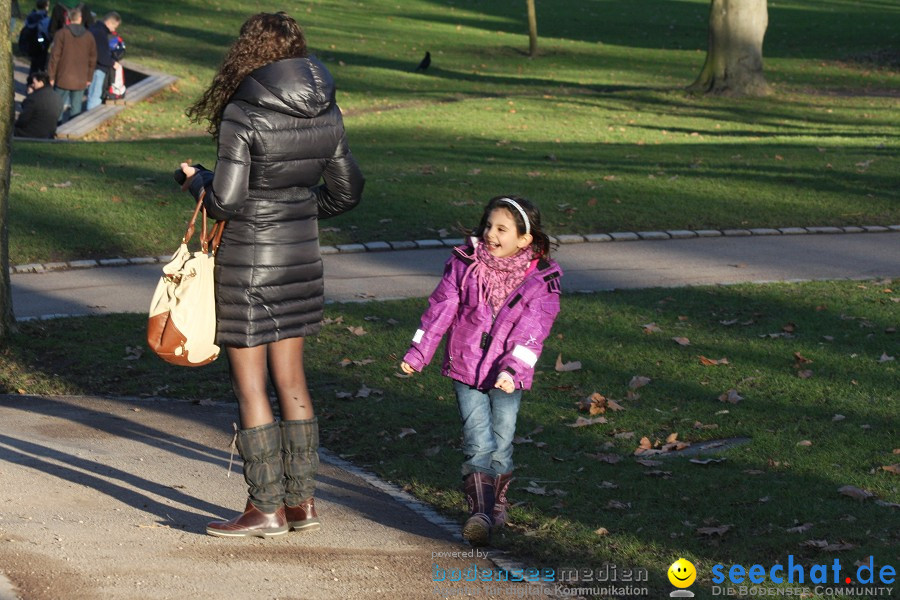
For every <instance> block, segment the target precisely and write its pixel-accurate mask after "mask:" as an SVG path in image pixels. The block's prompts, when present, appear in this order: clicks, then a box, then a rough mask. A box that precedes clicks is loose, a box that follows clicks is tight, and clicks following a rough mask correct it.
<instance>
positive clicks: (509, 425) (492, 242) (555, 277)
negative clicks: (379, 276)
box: [400, 196, 562, 545]
mask: <svg viewBox="0 0 900 600" xmlns="http://www.w3.org/2000/svg"><path fill="white" fill-rule="evenodd" d="M561 276H562V270H561V269H560V268H559V265H558V264H556V263H555V262H554V261H552V260H550V239H549V238H548V237H547V234H545V233H544V232H543V231H541V213H540V211H539V210H538V208H537V207H536V206H535V205H534V204H532V203H531V202H529V201H528V200H526V199H525V198H520V197H517V196H498V197H496V198H494V199H492V200H491V201H490V202H489V203H488V205H487V206H486V207H485V209H484V214H483V215H482V217H481V223H480V224H479V225H478V228H477V229H476V230H475V231H474V232H473V236H472V237H471V238H470V240H469V243H467V244H466V245H463V246H459V247H457V248H454V249H453V254H452V255H451V256H450V258H449V259H448V260H447V263H446V265H445V267H444V276H443V278H442V279H441V282H440V284H438V286H437V288H436V289H435V290H434V292H433V293H432V294H431V297H430V298H429V299H428V303H429V308H428V310H426V311H425V314H424V315H422V325H421V328H420V329H418V330H417V331H416V334H415V336H413V339H412V345H411V346H410V348H409V351H408V352H407V353H406V355H405V356H404V357H403V362H401V363H400V368H401V370H402V371H403V372H404V373H407V374H412V373H413V372H415V371H421V370H422V369H423V368H424V367H425V365H427V364H428V363H429V362H430V361H431V358H432V356H433V355H434V352H435V350H436V349H437V346H438V344H439V343H440V341H441V338H442V337H443V336H444V334H445V333H446V332H447V331H448V330H449V332H450V335H449V338H448V340H447V345H446V353H445V356H444V366H443V371H442V373H443V374H444V375H445V376H446V377H449V378H451V379H452V380H453V389H454V391H455V392H456V400H457V403H458V405H459V414H460V418H461V419H462V427H463V443H464V447H463V452H464V454H465V461H464V462H463V465H462V476H463V491H464V492H465V495H466V500H467V501H468V504H469V513H470V515H469V518H468V520H467V521H466V523H465V525H464V526H463V538H464V539H466V540H467V541H468V542H469V543H471V544H472V545H482V544H486V543H487V542H488V540H489V538H490V534H491V528H492V527H501V526H503V525H504V524H505V522H506V511H507V508H508V506H509V501H508V499H507V496H506V494H507V490H508V489H509V485H510V483H511V482H512V470H513V462H512V453H513V448H512V441H513V437H514V436H515V432H516V416H517V414H518V412H519V405H520V403H521V400H522V392H523V391H524V390H527V389H529V388H530V387H531V381H532V377H533V375H534V365H535V363H537V360H538V357H539V356H540V354H541V349H542V348H543V343H544V340H545V339H546V337H547V335H548V334H549V333H550V328H551V326H552V325H553V321H554V320H555V319H556V315H557V314H558V313H559V295H560V287H559V279H560V277H561Z"/></svg>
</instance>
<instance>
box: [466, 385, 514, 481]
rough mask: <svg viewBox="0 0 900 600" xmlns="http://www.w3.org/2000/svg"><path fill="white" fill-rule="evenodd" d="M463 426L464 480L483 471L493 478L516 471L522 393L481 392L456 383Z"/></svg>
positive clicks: (494, 389)
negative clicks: (514, 457) (515, 446)
mask: <svg viewBox="0 0 900 600" xmlns="http://www.w3.org/2000/svg"><path fill="white" fill-rule="evenodd" d="M453 390H454V391H455V392H456V401H457V403H458V405H459V416H460V419H462V426H463V453H464V454H465V457H466V460H465V462H463V466H462V474H463V477H465V476H466V475H468V474H470V473H475V472H476V471H480V472H482V473H487V474H488V475H490V476H491V477H496V476H497V475H502V474H504V473H509V472H511V471H512V470H513V461H512V453H513V447H512V441H513V437H515V435H516V417H517V416H518V414H519V405H520V404H521V403H522V390H515V391H514V392H513V393H512V394H507V393H506V392H504V391H503V390H501V389H498V388H493V389H491V390H479V389H476V388H473V387H470V386H468V385H466V384H464V383H460V382H458V381H454V382H453Z"/></svg>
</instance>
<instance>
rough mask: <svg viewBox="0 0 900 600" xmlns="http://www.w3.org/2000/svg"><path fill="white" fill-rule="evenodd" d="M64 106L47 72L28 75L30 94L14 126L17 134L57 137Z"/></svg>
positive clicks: (20, 135) (23, 103) (32, 136)
mask: <svg viewBox="0 0 900 600" xmlns="http://www.w3.org/2000/svg"><path fill="white" fill-rule="evenodd" d="M62 106H63V101H62V99H61V98H60V97H59V95H58V94H56V93H55V92H54V91H53V88H52V87H51V86H50V77H49V76H48V75H47V73H46V72H45V71H38V72H37V73H32V74H31V75H29V76H28V95H27V96H26V97H25V100H24V101H23V102H22V112H21V113H20V114H19V118H18V119H16V124H15V126H14V132H15V134H16V135H17V136H19V137H30V138H52V137H55V136H56V122H57V121H58V120H59V113H60V112H62Z"/></svg>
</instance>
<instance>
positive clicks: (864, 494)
mask: <svg viewBox="0 0 900 600" xmlns="http://www.w3.org/2000/svg"><path fill="white" fill-rule="evenodd" d="M838 492H840V493H841V494H844V495H845V496H850V497H851V498H853V499H854V500H859V501H860V502H863V501H865V500H867V499H869V498H872V497H874V496H875V494H873V493H872V492H870V491H868V490H861V489H859V488H858V487H854V486H852V485H845V486H843V487H840V488H838Z"/></svg>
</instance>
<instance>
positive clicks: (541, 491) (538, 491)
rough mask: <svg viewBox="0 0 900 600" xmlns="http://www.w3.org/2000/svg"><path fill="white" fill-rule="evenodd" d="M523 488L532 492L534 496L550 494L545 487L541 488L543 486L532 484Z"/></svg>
mask: <svg viewBox="0 0 900 600" xmlns="http://www.w3.org/2000/svg"><path fill="white" fill-rule="evenodd" d="M523 489H524V490H525V491H526V492H528V493H529V494H534V495H536V496H549V495H550V494H548V493H547V488H543V487H537V486H534V487H527V488H523Z"/></svg>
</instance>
